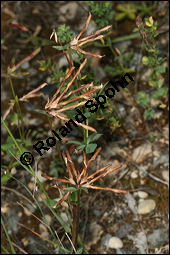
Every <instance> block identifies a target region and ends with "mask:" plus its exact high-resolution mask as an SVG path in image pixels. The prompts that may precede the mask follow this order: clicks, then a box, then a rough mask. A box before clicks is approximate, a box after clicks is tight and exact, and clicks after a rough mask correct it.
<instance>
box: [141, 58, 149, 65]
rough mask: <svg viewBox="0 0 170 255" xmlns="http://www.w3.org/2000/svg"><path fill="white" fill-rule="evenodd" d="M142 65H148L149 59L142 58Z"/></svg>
mask: <svg viewBox="0 0 170 255" xmlns="http://www.w3.org/2000/svg"><path fill="white" fill-rule="evenodd" d="M142 63H143V64H144V65H146V66H147V65H148V64H149V58H148V57H146V56H144V57H143V58H142Z"/></svg>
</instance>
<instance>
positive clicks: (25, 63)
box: [21, 61, 30, 70]
mask: <svg viewBox="0 0 170 255" xmlns="http://www.w3.org/2000/svg"><path fill="white" fill-rule="evenodd" d="M29 67H30V64H29V62H28V61H27V62H24V63H23V64H22V65H21V68H22V69H24V70H27V69H28V68H29Z"/></svg>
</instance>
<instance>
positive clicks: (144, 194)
mask: <svg viewBox="0 0 170 255" xmlns="http://www.w3.org/2000/svg"><path fill="white" fill-rule="evenodd" d="M137 194H138V196H139V197H140V198H146V197H147V196H148V193H146V192H144V191H138V192H137Z"/></svg>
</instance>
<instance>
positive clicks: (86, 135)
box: [83, 119, 89, 145]
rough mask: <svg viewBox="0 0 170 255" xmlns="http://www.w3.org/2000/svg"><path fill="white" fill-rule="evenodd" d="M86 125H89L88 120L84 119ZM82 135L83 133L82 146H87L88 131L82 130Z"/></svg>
mask: <svg viewBox="0 0 170 255" xmlns="http://www.w3.org/2000/svg"><path fill="white" fill-rule="evenodd" d="M86 125H87V126H88V125H89V121H88V119H86ZM83 133H84V144H86V145H87V138H88V136H89V130H88V129H83Z"/></svg>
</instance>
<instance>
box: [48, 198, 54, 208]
mask: <svg viewBox="0 0 170 255" xmlns="http://www.w3.org/2000/svg"><path fill="white" fill-rule="evenodd" d="M46 203H47V205H48V206H49V207H53V206H54V205H55V204H56V201H55V200H52V199H50V198H49V199H47V200H46Z"/></svg>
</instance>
